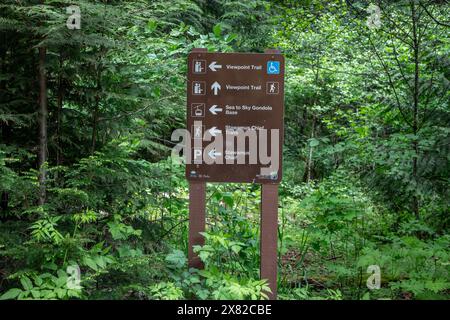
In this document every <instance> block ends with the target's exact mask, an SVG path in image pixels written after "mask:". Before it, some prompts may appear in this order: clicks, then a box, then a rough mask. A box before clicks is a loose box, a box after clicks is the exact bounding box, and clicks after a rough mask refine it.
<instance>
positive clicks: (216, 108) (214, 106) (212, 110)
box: [209, 104, 222, 115]
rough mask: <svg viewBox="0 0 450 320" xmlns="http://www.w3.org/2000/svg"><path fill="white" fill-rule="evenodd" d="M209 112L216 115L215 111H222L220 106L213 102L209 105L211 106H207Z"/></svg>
mask: <svg viewBox="0 0 450 320" xmlns="http://www.w3.org/2000/svg"><path fill="white" fill-rule="evenodd" d="M209 112H211V113H212V114H213V115H217V112H222V108H219V107H218V106H217V104H215V105H213V106H211V108H209Z"/></svg>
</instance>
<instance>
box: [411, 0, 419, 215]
mask: <svg viewBox="0 0 450 320" xmlns="http://www.w3.org/2000/svg"><path fill="white" fill-rule="evenodd" d="M411 13H412V15H411V16H412V31H413V50H414V89H413V90H414V94H413V123H412V124H413V128H412V129H413V134H414V140H413V143H412V148H413V151H414V155H413V159H412V175H413V180H414V183H415V185H416V188H417V183H418V179H417V178H418V176H417V161H418V158H419V143H418V138H417V134H418V117H419V84H420V83H419V80H420V78H419V46H420V44H419V39H418V36H417V12H416V5H415V3H414V2H411ZM412 201H413V203H412V209H413V212H414V215H415V216H416V218H417V219H419V210H420V207H419V199H418V197H417V193H414V195H413V199H412Z"/></svg>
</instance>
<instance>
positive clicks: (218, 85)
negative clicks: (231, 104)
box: [211, 81, 221, 96]
mask: <svg viewBox="0 0 450 320" xmlns="http://www.w3.org/2000/svg"><path fill="white" fill-rule="evenodd" d="M220 88H221V86H220V84H219V83H218V82H217V81H216V82H214V83H213V84H212V85H211V90H213V91H214V95H215V96H217V94H218V93H219V90H220Z"/></svg>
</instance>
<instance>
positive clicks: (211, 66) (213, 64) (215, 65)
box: [209, 61, 222, 72]
mask: <svg viewBox="0 0 450 320" xmlns="http://www.w3.org/2000/svg"><path fill="white" fill-rule="evenodd" d="M209 68H210V69H211V71H214V72H216V71H217V70H216V69H222V65H220V64H217V61H213V62H211V63H210V64H209Z"/></svg>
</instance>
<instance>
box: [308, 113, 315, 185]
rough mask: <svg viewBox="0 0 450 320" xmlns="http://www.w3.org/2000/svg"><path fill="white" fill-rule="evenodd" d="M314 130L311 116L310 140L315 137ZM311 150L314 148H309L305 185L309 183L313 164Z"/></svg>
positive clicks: (313, 121)
mask: <svg viewBox="0 0 450 320" xmlns="http://www.w3.org/2000/svg"><path fill="white" fill-rule="evenodd" d="M315 130H316V117H315V116H313V120H312V125H311V137H310V138H311V139H313V138H314V137H315V133H314V131H315ZM313 150H314V147H313V146H311V145H310V146H309V155H308V175H307V178H306V183H309V182H310V181H311V178H312V176H311V170H312V162H313V160H312V159H313Z"/></svg>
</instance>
